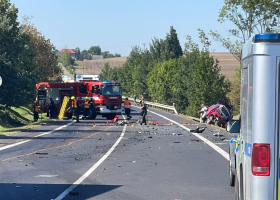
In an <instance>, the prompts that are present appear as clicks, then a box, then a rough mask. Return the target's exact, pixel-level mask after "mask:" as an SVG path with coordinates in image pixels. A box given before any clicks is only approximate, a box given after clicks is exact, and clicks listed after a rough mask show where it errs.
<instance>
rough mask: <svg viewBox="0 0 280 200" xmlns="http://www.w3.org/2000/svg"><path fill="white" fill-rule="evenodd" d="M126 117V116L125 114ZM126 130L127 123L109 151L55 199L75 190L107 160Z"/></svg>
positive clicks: (58, 199) (59, 198) (59, 199)
mask: <svg viewBox="0 0 280 200" xmlns="http://www.w3.org/2000/svg"><path fill="white" fill-rule="evenodd" d="M123 117H124V116H123ZM125 130H126V125H125V126H124V128H123V131H122V134H121V135H120V137H119V139H118V140H117V141H116V142H115V144H114V145H113V146H112V147H111V148H110V149H109V151H108V152H107V153H106V154H105V155H104V156H103V157H102V158H100V160H99V161H98V162H97V163H95V164H94V165H93V166H92V167H91V168H90V169H89V170H88V171H87V172H86V173H85V174H84V175H82V176H81V177H80V178H79V179H78V180H76V181H75V182H74V183H73V184H72V185H71V186H70V187H69V188H67V189H66V190H65V191H64V192H63V193H61V194H60V195H59V196H58V197H57V198H56V199H55V200H61V199H63V198H64V197H65V196H66V195H67V194H69V193H70V192H71V191H72V190H74V189H75V188H76V187H77V186H78V185H79V184H81V183H82V182H83V181H84V180H85V179H86V178H87V177H88V176H89V175H90V174H91V173H92V172H93V171H94V170H96V168H97V167H98V166H99V165H100V164H101V163H103V162H104V160H106V158H107V157H108V156H109V155H110V154H111V153H112V152H113V151H114V150H115V148H116V147H117V146H118V144H119V143H120V141H121V140H122V138H123V136H124V134H125Z"/></svg>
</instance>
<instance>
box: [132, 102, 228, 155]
mask: <svg viewBox="0 0 280 200" xmlns="http://www.w3.org/2000/svg"><path fill="white" fill-rule="evenodd" d="M134 107H136V106H134ZM137 108H138V107H137ZM149 112H151V113H153V114H155V115H158V116H160V117H162V118H164V119H167V120H169V121H171V122H172V123H174V124H177V125H178V126H180V127H181V128H183V129H185V130H187V131H189V132H190V130H191V129H189V128H187V127H185V126H183V125H181V124H179V123H178V122H176V121H174V120H172V119H169V118H167V117H165V116H163V115H161V114H158V113H155V112H153V111H150V110H149ZM190 133H191V134H193V135H194V136H196V137H198V138H199V139H200V140H202V141H203V142H204V143H205V144H208V145H209V146H210V147H212V148H213V149H214V150H215V151H217V152H218V153H219V154H221V155H222V156H223V157H224V158H225V159H227V160H229V154H228V153H227V152H225V151H224V150H223V149H221V148H220V147H218V146H217V145H215V144H214V143H213V142H211V141H209V140H208V139H206V138H205V137H203V136H201V135H200V134H198V133H193V132H190Z"/></svg>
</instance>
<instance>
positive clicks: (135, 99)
mask: <svg viewBox="0 0 280 200" xmlns="http://www.w3.org/2000/svg"><path fill="white" fill-rule="evenodd" d="M133 99H134V103H135V104H136V94H135V95H134V97H133Z"/></svg>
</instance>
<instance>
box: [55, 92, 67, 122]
mask: <svg viewBox="0 0 280 200" xmlns="http://www.w3.org/2000/svg"><path fill="white" fill-rule="evenodd" d="M68 101H69V97H67V96H65V97H64V99H63V103H62V106H61V108H60V112H59V115H58V119H62V118H63V116H64V113H65V109H66V106H67V104H68Z"/></svg>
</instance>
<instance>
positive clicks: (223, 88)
mask: <svg viewBox="0 0 280 200" xmlns="http://www.w3.org/2000/svg"><path fill="white" fill-rule="evenodd" d="M199 37H200V40H201V44H202V46H203V48H199V45H198V44H196V43H194V42H193V41H192V39H191V37H190V36H188V37H187V42H186V43H185V48H184V50H183V49H182V47H181V45H180V42H179V39H178V36H177V33H176V30H175V29H174V28H173V27H172V26H171V27H170V31H169V33H167V34H166V37H165V38H164V39H158V38H154V39H152V42H151V43H150V48H149V49H141V48H140V47H137V46H136V47H134V48H133V49H132V51H131V52H130V55H129V57H128V59H127V61H126V62H125V63H124V64H123V66H121V67H115V68H110V66H109V64H106V65H105V67H104V69H103V70H102V75H103V77H104V79H107V80H110V81H120V82H121V83H122V91H123V94H124V95H130V96H131V95H134V94H136V95H137V96H138V97H139V96H140V94H143V93H144V94H145V98H146V99H148V100H152V101H155V100H157V102H159V103H163V104H169V105H171V104H172V103H175V105H176V108H177V110H178V111H179V112H180V113H184V114H188V115H191V116H198V113H197V111H198V110H199V108H200V104H202V103H204V104H206V105H212V104H215V103H216V102H217V100H218V98H222V99H224V100H226V101H228V98H227V93H228V91H229V88H230V82H229V81H228V80H227V79H226V78H225V76H223V75H222V74H220V67H219V62H218V60H216V59H214V58H213V57H212V56H210V53H209V45H210V42H209V40H208V38H207V37H206V35H205V34H204V32H203V31H202V30H200V29H199Z"/></svg>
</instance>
